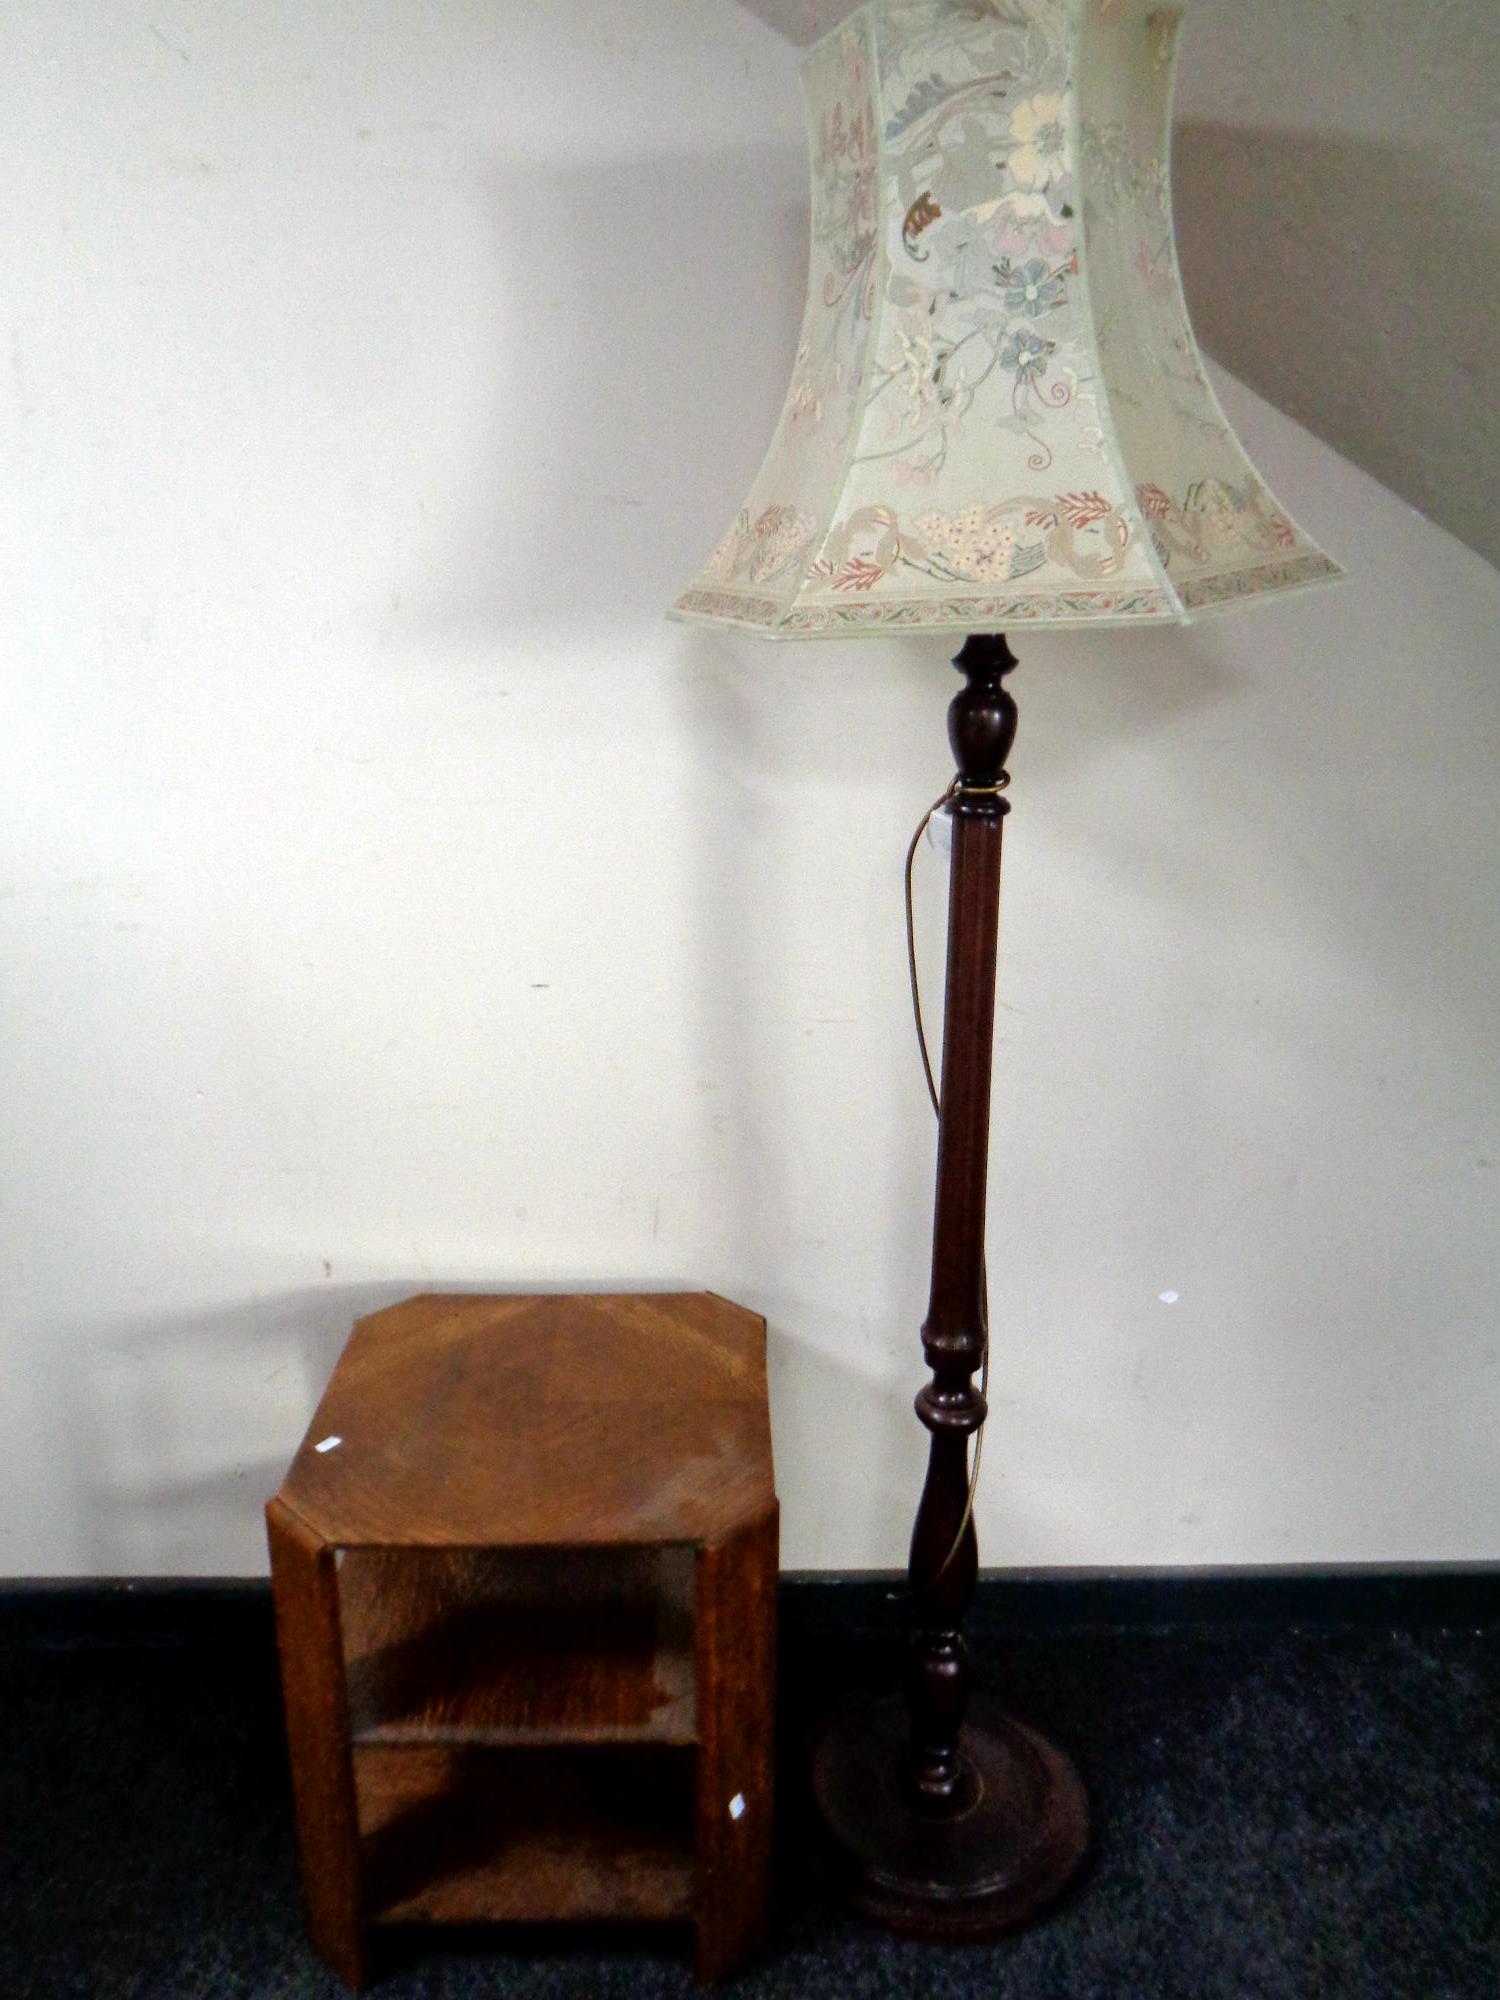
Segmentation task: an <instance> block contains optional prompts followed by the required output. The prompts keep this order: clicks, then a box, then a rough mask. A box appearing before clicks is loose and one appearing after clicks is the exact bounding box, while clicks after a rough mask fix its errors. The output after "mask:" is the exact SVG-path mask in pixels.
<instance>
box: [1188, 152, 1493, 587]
mask: <svg viewBox="0 0 1500 2000" xmlns="http://www.w3.org/2000/svg"><path fill="white" fill-rule="evenodd" d="M1173 186H1174V194H1175V208H1176V221H1177V238H1178V245H1179V250H1180V254H1181V258H1182V266H1183V282H1184V286H1185V288H1186V291H1187V295H1188V304H1189V306H1190V308H1191V310H1192V315H1193V324H1194V327H1195V329H1196V331H1197V333H1198V337H1199V339H1200V340H1201V342H1202V344H1203V346H1204V347H1205V348H1206V349H1207V350H1208V352H1209V353H1210V354H1212V355H1213V357H1214V359H1215V360H1216V361H1220V362H1222V363H1223V365H1224V366H1225V367H1226V368H1228V369H1229V370H1230V371H1231V373H1232V374H1235V375H1237V376H1238V377H1239V378H1240V380H1241V381H1243V382H1246V383H1248V384H1249V385H1250V387H1251V388H1252V389H1256V390H1258V391H1259V393H1260V394H1261V395H1262V396H1264V397H1265V398H1266V399H1267V401H1268V402H1271V403H1274V404H1275V405H1276V407H1277V408H1278V409H1280V410H1284V411H1286V413H1287V415H1288V416H1291V417H1294V418H1296V420H1297V422H1298V423H1300V424H1304V425H1306V427H1307V428H1308V429H1309V430H1310V431H1313V432H1314V433H1316V435H1317V436H1319V437H1321V438H1324V439H1326V440H1327V442H1328V443H1329V444H1331V445H1333V446H1334V448H1335V449H1336V450H1337V451H1340V452H1342V453H1343V454H1344V456H1345V457H1346V458H1349V459H1352V460H1353V461H1354V463H1355V464H1356V465H1359V466H1362V467H1363V468H1364V469H1365V471H1367V472H1370V473H1373V474H1374V476H1375V477H1376V478H1377V479H1379V480H1380V481H1381V482H1382V483H1383V484H1384V485H1387V486H1389V487H1390V488H1391V489H1392V490H1393V491H1394V492H1397V493H1399V494H1401V496H1402V497H1403V498H1404V499H1407V500H1409V501H1411V502H1412V504H1413V505H1414V506H1416V507H1419V508H1420V509H1421V510H1422V512H1423V513H1424V514H1427V515H1429V516H1430V517H1431V518H1432V519H1433V520H1435V521H1437V522H1439V523H1441V525H1442V526H1443V527H1445V528H1447V529H1449V530H1450V531H1451V532H1452V533H1453V534H1455V535H1458V536H1459V537H1460V538H1461V539H1462V540H1463V541H1466V542H1467V543H1468V544H1469V545H1470V547H1471V548H1475V549H1477V550H1478V551H1479V552H1480V554H1481V555H1484V556H1487V557H1488V558H1489V559H1490V560H1491V561H1492V562H1500V508H1497V504H1496V502H1497V499H1500V470H1497V468H1500V335H1497V331H1496V315H1495V272H1496V270H1497V269H1500V222H1497V219H1496V218H1495V217H1493V216H1490V215H1488V214H1487V213H1486V212H1485V210H1484V209H1483V208H1482V207H1481V206H1479V205H1478V204H1476V203H1474V202H1472V201H1471V200H1469V199H1468V190H1467V189H1466V188H1465V187H1464V186H1463V185H1462V184H1460V183H1457V182H1448V183H1445V182H1442V181H1439V180H1436V179H1435V178H1434V176H1433V169H1432V165H1431V163H1429V162H1424V161H1423V160H1422V159H1421V158H1420V157H1419V156H1418V155H1415V154H1411V153H1408V152H1405V151H1403V150H1402V149H1400V148H1398V147H1394V146H1382V145H1374V144H1370V143H1368V142H1364V141H1361V140H1358V139H1352V138H1345V137H1334V136H1327V137H1324V136H1321V135H1317V134H1311V133H1305V132H1270V131H1263V130H1241V129H1238V128H1236V127H1233V126H1226V125H1217V124H1195V123H1185V124H1183V125H1181V126H1179V128H1178V130H1177V134H1176V138H1175V141H1174V152H1173ZM1455 462H1459V463H1463V464H1464V465H1466V466H1467V467H1468V468H1469V472H1470V476H1469V477H1467V478H1466V479H1465V480H1464V482H1463V484H1462V486H1461V487H1456V486H1455V482H1454V481H1453V479H1452V477H1451V467H1452V466H1453V465H1454V463H1455Z"/></svg>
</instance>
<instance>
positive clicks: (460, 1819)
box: [355, 1745, 694, 1924]
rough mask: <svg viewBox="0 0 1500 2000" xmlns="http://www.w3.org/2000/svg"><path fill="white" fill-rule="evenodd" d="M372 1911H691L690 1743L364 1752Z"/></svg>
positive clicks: (602, 1914)
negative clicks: (673, 1747)
mask: <svg viewBox="0 0 1500 2000" xmlns="http://www.w3.org/2000/svg"><path fill="white" fill-rule="evenodd" d="M355 1761H356V1770H357V1773H358V1786H359V1812H360V1826H361V1832H362V1834H363V1836H364V1841H365V1861H366V1869H367V1873H368V1879H369V1883H370V1901H371V1909H372V1914H373V1916H374V1918H375V1920H376V1921H377V1922H379V1923H383V1924H394V1923H498V1922H511V1923H537V1922H560V1921H572V1922H576V1921H579V1920H590V1921H592V1920H596V1919H601V1918H603V1919H609V1920H612V1921H616V1922H639V1921H648V1922H650V1921H655V1922H661V1921H671V1920H674V1919H675V1920H678V1921H686V1920H687V1919H688V1917H689V1916H690V1915H691V1913H692V1905H693V1868H694V1863H693V1841H692V1826H693V1822H692V1784H693V1772H692V1753H691V1751H683V1750H677V1751H662V1750H656V1751H644V1752H643V1751H640V1750H618V1749H616V1750H600V1749H597V1748H593V1749H579V1748H573V1749H560V1748H558V1747H557V1746H555V1745H552V1746H547V1747H543V1748H537V1749H526V1750H513V1751H511V1752H509V1753H508V1754H507V1755H506V1756H504V1757H503V1758H501V1757H492V1756H486V1755H484V1754H483V1753H478V1754H476V1753H475V1752H473V1751H466V1750H458V1749H453V1748H446V1747H433V1746H427V1747H417V1748H408V1749H399V1750H398V1749H389V1748H381V1749H378V1750H377V1749H369V1748H361V1749H360V1750H359V1751H358V1752H357V1753H356V1760H355Z"/></svg>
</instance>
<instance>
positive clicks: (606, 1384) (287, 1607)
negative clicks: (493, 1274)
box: [267, 1293, 777, 1986]
mask: <svg viewBox="0 0 1500 2000" xmlns="http://www.w3.org/2000/svg"><path fill="white" fill-rule="evenodd" d="M267 1521H268V1526H269V1533H270V1543H271V1569H272V1579H273V1584H274V1589H275V1597H276V1623H277V1638H278V1644H279V1647H280V1653H281V1672H282V1685H283V1692H284V1697H285V1706H286V1721H287V1736H288V1740H289V1744H290V1748H291V1757H292V1777H293V1789H294V1793H295V1799H296V1812H297V1834H298V1844H299V1849H300V1853H301V1861H302V1878H303V1888H304V1894H305V1897H306V1902H307V1912H308V1928H309V1931H310V1933H311V1936H312V1940H313V1943H314V1944H315V1946H316V1947H317V1949H318V1950H319V1951H320V1952H321V1954H322V1955H323V1957H324V1958H325V1959H326V1960H327V1961H328V1963H329V1964H330V1965H331V1966H332V1967H333V1968H334V1970H335V1971H336V1972H338V1973H339V1974H341V1975H342V1977H343V1978H344V1979H345V1980H346V1981H347V1982H348V1983H349V1984H350V1985H353V1986H360V1985H363V1984H364V1983H365V1982H366V1980H367V1979H368V1976H369V1972H370V1964H371V1938H372V1933H373V1932H375V1931H378V1929H379V1927H381V1926H383V1925H389V1924H398V1923H399V1924H408V1923H475V1922H488V1921H505V1922H517V1921H519V1922H529V1921H546V1920H552V1921H556V1920H569V1921H573V1920H581V1919H587V1918H607V1919H614V1920H620V1919H637V1918H639V1919H652V1920H661V1919H677V1920H681V1921H683V1922H686V1923H690V1924H692V1925H693V1926H694V1927H695V1931H696V1941H697V1942H696V1956H695V1964H696V1969H697V1971H698V1974H699V1976H700V1977H701V1978H704V1979H713V1978H716V1977H718V1976H719V1975H720V1974H722V1973H724V1972H726V1971H727V1970H729V1968H730V1967H731V1966H733V1965H734V1963H735V1962H736V1961H737V1960H738V1959H739V1958H740V1957H741V1956H742V1955H743V1954H744V1952H745V1951H747V1950H748V1949H749V1948H750V1946H751V1945H752V1944H753V1943H754V1942H755V1941H756V1939H757V1938H758V1936H759V1934H760V1932H761V1930H762V1928H763V1925H764V1920H765V1911H766V1899H767V1886H768V1875H769V1858H770V1838H771V1802H772V1799H771V1784H772V1776H771V1773H772V1699H773V1681H774V1672H775V1662H774V1624H775V1602H776V1573H777V1508H776V1495H775V1487H774V1483H773V1476H772V1466H771V1445H770V1425H769V1421H768V1416H767V1405H766V1377H765V1323H764V1321H763V1320H761V1319H760V1318H759V1317H758V1316H757V1315H755V1314H754V1313H749V1312H746V1311H744V1310H743V1309H742V1308H740V1307H738V1306H734V1305H730V1304H729V1303H728V1302H727V1301H726V1300H723V1299H719V1298H716V1297H714V1296H713V1295H712V1294H710V1293H682V1294H646V1295H618V1296H598V1295H584V1296H579V1297H517V1298H477V1297H464V1296H458V1295H445V1296H437V1295H429V1296H425V1297H422V1298H415V1299H409V1300H407V1301H406V1303H405V1304H403V1305H399V1306H393V1307H391V1308H390V1309H389V1310H388V1311H386V1312H380V1313H376V1314H374V1315H373V1316H372V1317H370V1318H368V1319H363V1320H360V1321H359V1322H358V1323H357V1324H356V1326H355V1328H354V1331H353V1334H352V1335H351V1337H350V1340H349V1343H348V1345H347V1346H346V1347H345V1349H344V1352H343V1355H342V1357H341V1359H340V1361H339V1364H338V1367H337V1368H336V1369H335V1371H334V1374H333V1378H332V1380H331V1381H330V1383H329V1385H328V1389H327V1392H326V1394H325V1395H324V1397H323V1400H322V1402H321V1403H320V1404H319V1406H318V1410H317V1413H316V1415H315V1416H314V1418H313V1422H312V1425H311V1427H310V1428H309V1430H308V1433H307V1436H306V1438H305V1439H304V1441H303V1444H302V1447H301V1449H300V1450H299V1452H298V1454H297V1456H296V1458H295V1460H294V1461H293V1463H292V1466H291V1469H290V1471H289V1472H288V1474H287V1477H286V1479H285V1481H284V1483H283V1485H282V1487H281V1490H280V1492H279V1493H278V1494H277V1496H276V1498H275V1499H274V1500H272V1501H271V1503H270V1505H269V1507H268V1508H267Z"/></svg>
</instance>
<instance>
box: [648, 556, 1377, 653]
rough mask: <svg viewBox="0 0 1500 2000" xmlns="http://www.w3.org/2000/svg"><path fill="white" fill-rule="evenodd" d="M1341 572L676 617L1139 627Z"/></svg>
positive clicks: (785, 629)
mask: <svg viewBox="0 0 1500 2000" xmlns="http://www.w3.org/2000/svg"><path fill="white" fill-rule="evenodd" d="M1342 575H1343V571H1342V570H1341V569H1340V568H1339V566H1338V564H1337V563H1336V562H1334V561H1333V560H1332V559H1331V558H1330V557H1328V556H1325V555H1324V554H1323V553H1322V552H1321V551H1320V550H1317V551H1312V552H1309V553H1307V554H1304V555H1295V556H1287V557H1283V558H1280V559H1278V560H1277V561H1274V562H1267V563H1255V564H1252V565H1250V566H1248V567H1247V568H1244V569H1233V570H1219V571H1215V572H1213V573H1211V574H1209V575H1207V576H1197V577H1190V578H1184V579H1183V581H1182V582H1181V583H1180V584H1179V585H1177V587H1176V594H1175V595H1173V594H1171V593H1170V592H1167V591H1164V590H1151V589H1147V590H1139V589H1132V590H1070V591H1061V592H1058V591H1052V592H1045V593H1044V592H1040V591H1039V592H1035V593H1030V594H1027V593H1018V594H1016V595H1012V596H995V595H987V596H979V595H977V594H976V595H974V596H962V595H954V596H947V597H926V598H895V599H882V600H878V601H872V600H869V599H865V600H863V601H860V600H849V601H846V602H841V603H837V604H827V603H824V604H817V603H811V604H806V603H805V604H792V605H787V604H785V603H782V602H778V600H777V599H775V598H771V597H760V596H752V595H751V594H750V593H748V592H746V593H743V594H742V593H740V592H739V591H735V590H725V589H717V590H714V589H706V588H700V589H693V590H688V591H686V592H684V594H683V595H682V596H681V597H680V598H679V599H678V600H677V603H676V605H675V606H674V607H673V611H674V615H675V616H676V617H678V618H683V619H687V620H690V621H692V622H694V623H707V624H714V625H730V626H736V627H739V628H740V629H742V630H745V631H749V632H754V633H756V634H758V635H759V636H760V637H763V638H777V639H780V638H786V639H809V638H811V639H815V638H832V637H838V636H841V635H844V634H848V635H850V636H856V635H858V634H859V633H861V632H865V631H880V632H902V631H948V632H977V631H987V632H998V631H1003V630H1004V629H1005V628H1006V626H1009V625H1029V624H1045V625H1092V624H1102V625H1136V624H1139V623H1141V622H1142V621H1143V620H1147V619H1154V620H1156V621H1157V622H1159V623H1161V624H1182V623H1184V622H1185V621H1186V620H1187V619H1188V618H1189V617H1190V616H1191V615H1192V614H1193V613H1194V612H1195V611H1200V610H1208V609H1212V608H1214V607H1216V606H1219V605H1223V604H1228V603H1235V602H1239V601H1240V600H1241V599H1244V598H1247V597H1257V596H1260V595H1261V594H1262V593H1263V592H1267V591H1284V590H1292V589H1297V588H1299V587H1301V586H1303V585H1306V584H1315V583H1328V582H1333V581H1335V580H1336V579H1337V578H1339V577H1341V576H1342Z"/></svg>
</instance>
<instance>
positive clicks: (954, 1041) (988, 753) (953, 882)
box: [907, 635, 1016, 1814]
mask: <svg viewBox="0 0 1500 2000" xmlns="http://www.w3.org/2000/svg"><path fill="white" fill-rule="evenodd" d="M953 664H954V665H955V666H956V667H957V668H958V670H959V671H960V673H962V674H963V675H964V676H965V682H966V684H965V686H964V687H963V688H962V689H961V690H960V691H959V693H958V694H956V695H955V696H954V698H953V702H952V705H951V707H950V708H949V710H948V736H949V741H950V742H951V743H952V745H953V755H954V759H955V761H956V764H957V772H958V778H957V787H956V790H955V792H954V794H953V797H952V799H951V800H950V801H949V804H948V806H947V811H948V813H949V815H950V816H951V818H952V821H953V853H952V862H951V870H952V872H951V875H950V878H949V890H948V970H947V992H946V998H945V1001H944V1009H943V1058H942V1080H941V1085H940V1089H939V1100H940V1110H939V1118H938V1162H937V1205H936V1213H935V1217H934V1222H933V1237H932V1292H931V1296H930V1299H929V1303H928V1308H927V1318H926V1321H925V1322H924V1324H923V1327H922V1348H923V1352H924V1354H925V1355H926V1358H927V1365H928V1366H929V1367H930V1368H931V1370H932V1380H931V1381H930V1382H929V1383H927V1385H926V1386H925V1387H924V1388H923V1389H922V1390H921V1392H920V1393H919V1394H918V1396H917V1403H916V1408H917V1415H918V1416H919V1417H920V1418H921V1420H922V1422H923V1423H924V1424H925V1425H926V1427H927V1429H928V1431H929V1432H930V1433H931V1438H932V1443H931V1448H930V1452H929V1456H928V1464H927V1480H926V1484H925V1486H924V1487H923V1490H922V1499H921V1503H920V1505H919V1507H918V1510H917V1519H916V1526H915V1528H914V1530H913V1533H912V1544H911V1568H910V1582H911V1597H912V1610H913V1617H914V1635H913V1643H912V1653H911V1665H910V1675H909V1681H908V1690H907V1699H908V1707H909V1710H910V1716H911V1767H910V1778H911V1782H912V1784H913V1785H914V1786H915V1788H916V1792H917V1795H918V1798H919V1801H920V1803H921V1805H922V1806H923V1807H924V1808H925V1809H926V1810H928V1811H930V1812H933V1813H937V1814H942V1813H945V1812H958V1811H962V1810H963V1809H964V1807H965V1805H966V1804H967V1803H968V1802H969V1800H968V1794H969V1792H970V1790H971V1787H972V1774H971V1772H970V1768H969V1766H968V1765H967V1764H966V1763H965V1761H964V1759H963V1758H962V1756H961V1755H960V1749H959V1738H960V1731H961V1728H962V1725H963V1719H964V1711H965V1709H966V1707H967V1705H968V1697H969V1665H968V1659H967V1656H966V1651H965V1647H964V1640H963V1620H964V1615H965V1613H966V1612H967V1610H968V1608H969V1603H970V1600H971V1599H972V1597H973V1594H974V1583H975V1577H976V1575H977V1571H978V1564H979V1546H978V1540H977V1537H976V1535H975V1531H974V1521H973V1515H972V1513H971V1511H970V1508H969V1441H970V1439H971V1438H972V1437H973V1435H974V1433H975V1432H976V1431H977V1430H978V1429H979V1427H980V1425H981V1424H982V1423H983V1422H984V1418H985V1401H984V1397H983V1395H982V1394H981V1392H980V1390H979V1389H978V1388H977V1387H976V1385H975V1382H974V1376H975V1374H976V1373H977V1372H978V1370H979V1369H980V1367H981V1365H982V1363H983V1361H984V1355H985V1346H986V1342H987V1340H988V1328H987V1325H986V1318H985V1312H986V1303H985V1257H984V1216H985V1191H986V1183H987V1179H988V1161H989V1136H990V1070H991V1064H992V1060H993V1051H994V1036H995V962H996V948H997V944H998V937H999V923H1000V848H1001V835H1002V831H1003V828H1004V823H1005V815H1006V813H1007V812H1008V811H1009V809H1010V808H1009V806H1008V804H1007V802H1006V799H1005V797H1004V787H1005V784H1006V783H1007V776H1006V771H1005V760H1006V758H1007V756H1008V755H1009V754H1010V747H1011V744H1012V743H1013V742H1014V741H1015V734H1016V704H1015V702H1014V701H1013V700H1012V698H1011V696H1010V695H1009V693H1008V692H1007V691H1006V689H1005V688H1004V686H1003V685H1002V676H1003V675H1005V674H1007V673H1009V672H1010V670H1011V668H1012V667H1014V666H1015V664H1016V660H1015V656H1014V655H1013V654H1012V652H1011V650H1010V648H1009V646H1007V645H1006V643H1005V640H1004V639H1003V638H1001V637H999V636H998V635H993V636H988V637H975V638H971V639H970V640H968V641H967V643H966V644H965V646H964V648H963V650H962V651H961V652H960V653H959V654H958V656H957V658H956V659H955V660H954V663H953Z"/></svg>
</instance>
